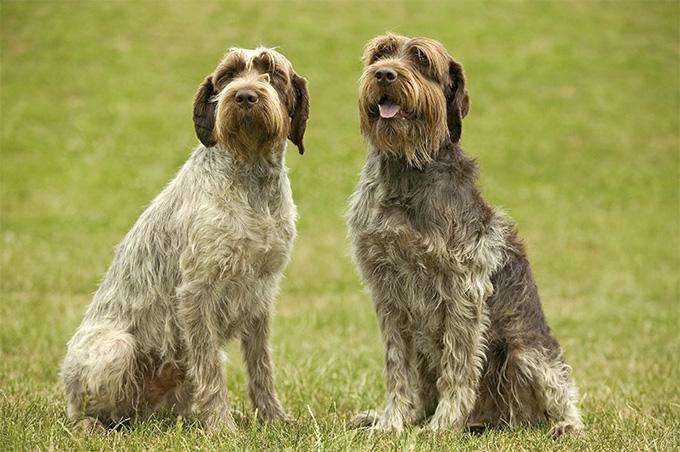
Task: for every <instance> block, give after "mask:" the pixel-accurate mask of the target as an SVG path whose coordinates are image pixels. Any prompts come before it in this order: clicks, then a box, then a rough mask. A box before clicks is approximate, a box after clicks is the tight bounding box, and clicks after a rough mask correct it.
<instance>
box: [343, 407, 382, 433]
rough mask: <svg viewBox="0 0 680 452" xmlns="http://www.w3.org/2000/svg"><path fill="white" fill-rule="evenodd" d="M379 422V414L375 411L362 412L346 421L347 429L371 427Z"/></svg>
mask: <svg viewBox="0 0 680 452" xmlns="http://www.w3.org/2000/svg"><path fill="white" fill-rule="evenodd" d="M379 421H380V414H379V413H378V412H377V411H375V410H368V411H362V412H361V413H358V414H355V415H354V416H353V417H352V419H350V420H349V421H347V424H346V427H347V428H348V429H350V430H351V429H357V428H366V427H373V426H375V425H376V424H377V423H378V422H379Z"/></svg>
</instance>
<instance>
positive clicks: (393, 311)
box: [375, 301, 417, 432]
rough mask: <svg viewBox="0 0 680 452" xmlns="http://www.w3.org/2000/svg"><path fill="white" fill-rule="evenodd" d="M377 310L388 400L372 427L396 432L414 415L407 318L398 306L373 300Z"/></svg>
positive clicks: (412, 418) (415, 412)
mask: <svg viewBox="0 0 680 452" xmlns="http://www.w3.org/2000/svg"><path fill="white" fill-rule="evenodd" d="M376 312H377V314H378V321H379V323H380V332H381V335H382V338H383V343H384V346H385V385H386V386H387V401H386V404H385V411H384V412H383V413H382V415H380V417H379V419H378V422H377V423H376V425H375V428H376V429H378V430H386V431H396V432H399V431H402V430H403V428H404V424H405V423H409V422H413V421H414V420H415V417H416V415H417V409H416V404H415V396H414V387H413V386H414V381H415V376H414V375H413V369H412V366H411V363H410V362H409V356H410V344H409V337H408V336H407V333H406V330H407V325H406V319H405V318H404V315H403V314H402V313H401V312H400V311H399V310H398V308H396V307H394V306H391V305H389V304H388V303H386V302H384V301H376Z"/></svg>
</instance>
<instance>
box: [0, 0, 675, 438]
mask: <svg viewBox="0 0 680 452" xmlns="http://www.w3.org/2000/svg"><path fill="white" fill-rule="evenodd" d="M0 18H1V23H0V30H1V31H0V34H1V52H2V53H1V72H0V77H1V78H0V80H1V86H0V88H1V92H0V100H1V108H2V119H1V124H2V130H1V132H0V133H1V136H0V139H1V141H0V148H1V150H0V152H1V161H0V175H1V177H2V179H1V192H0V198H1V199H0V203H1V204H0V206H1V213H2V217H1V221H2V223H1V226H2V231H1V233H2V248H1V254H0V257H1V260H0V262H1V265H2V273H1V294H0V295H1V297H2V300H1V301H0V449H3V450H11V449H17V448H22V449H25V448H31V449H34V448H40V449H46V448H68V449H70V448H94V449H105V448H137V449H146V448H151V447H156V448H195V447H203V448H215V447H220V448H229V449H232V448H233V449H260V448H284V447H285V448H292V449H311V448H320V447H321V448H328V449H332V450H337V449H373V448H379V449H382V448H422V449H432V450H441V449H449V450H450V449H459V448H465V449H478V448H481V449H513V450H515V449H543V448H558V449H573V448H586V449H621V450H630V449H638V448H653V449H659V450H669V449H673V448H678V447H680V444H679V441H680V440H679V439H678V435H680V413H679V412H680V395H679V389H678V383H677V382H678V381H680V370H679V369H680V368H679V366H678V364H677V359H678V356H679V353H680V341H679V339H678V320H680V319H679V309H680V308H679V303H678V302H679V299H678V295H679V293H678V270H679V267H680V265H679V264H680V262H679V256H678V254H679V251H680V247H679V245H680V244H679V242H678V236H679V232H680V224H679V217H680V213H679V207H680V204H679V201H680V200H679V196H678V192H679V185H678V184H679V169H680V167H679V165H680V162H679V141H678V140H679V130H678V129H679V125H680V119H679V117H678V115H679V111H680V110H679V108H680V96H679V83H680V82H679V65H678V51H679V50H680V44H679V39H680V38H679V28H678V24H679V20H680V7H679V3H677V2H667V3H664V2H619V3H605V2H583V3H581V2H578V3H572V2H554V3H550V2H540V3H490V2H485V3H477V2H462V3H411V2H409V3H387V2H376V3H372V2H356V3H346V2H337V3H278V2H276V3H260V2H248V1H245V2H237V3H233V2H230V3H213V2H168V3H165V2H93V1H92V2H64V3H56V2H54V3H48V2H14V1H12V2H8V1H3V2H2V3H1V4H0ZM387 30H392V31H395V32H399V33H403V34H409V35H427V36H430V37H433V38H436V39H439V40H441V41H442V42H443V43H444V44H445V45H446V46H447V47H448V49H449V50H450V51H451V53H452V54H453V55H454V56H455V57H456V58H457V59H458V60H459V61H460V62H461V63H463V65H464V67H465V69H466V73H467V75H468V79H469V91H470V97H471V101H472V108H471V113H470V115H469V116H468V117H467V119H466V121H465V123H464V132H463V146H464V148H465V149H466V150H467V151H468V152H469V153H470V154H472V155H473V156H475V157H476V158H477V159H478V161H479V163H480V165H481V168H482V175H481V185H482V186H483V189H484V192H485V195H486V196H487V198H488V199H489V200H490V201H492V202H493V203H494V204H496V205H499V206H502V207H504V208H505V209H506V210H507V211H509V213H510V214H511V215H512V216H513V217H514V218H515V219H516V220H517V222H518V226H519V229H520V232H521V234H522V236H523V237H524V238H525V240H526V242H527V245H528V250H529V253H530V257H531V259H532V262H533V266H534V271H535V274H536V277H537V279H538V283H539V286H540V288H541V293H542V296H543V300H544V307H545V310H546V312H547V315H548V317H549V320H550V323H551V325H552V327H553V329H554V331H555V334H556V336H557V337H558V338H559V339H560V341H561V342H562V344H563V346H564V348H565V349H566V352H567V357H568V360H569V361H570V363H571V364H572V366H573V367H574V372H575V376H576V379H577V381H578V384H579V386H580V388H581V392H582V407H583V412H584V416H585V421H586V424H587V426H588V433H587V435H586V436H585V437H584V438H582V439H577V440H568V441H565V442H560V443H555V442H552V441H551V440H549V439H548V438H547V435H546V429H545V428H544V429H528V430H520V431H503V432H489V433H486V434H485V435H483V436H481V437H472V436H468V435H464V434H456V433H447V434H442V435H429V434H425V433H419V432H417V431H409V432H407V433H405V434H404V435H401V436H394V435H371V434H368V433H363V432H352V431H346V430H345V429H344V427H343V424H344V421H345V419H346V418H347V417H348V416H349V415H350V414H351V413H352V412H354V411H356V410H359V409H363V408H368V407H372V406H379V405H380V404H381V403H382V398H383V391H384V387H383V383H382V378H381V372H382V356H381V355H382V346H381V343H380V340H379V335H378V331H377V326H376V322H375V318H374V314H373V310H372V305H371V302H370V300H369V297H368V296H367V295H366V294H365V293H363V292H362V291H361V286H360V283H359V280H358V278H357V276H356V274H355V271H354V269H353V266H352V264H351V261H350V259H349V257H348V252H347V248H348V247H347V244H346V239H345V226H344V220H343V213H344V210H345V206H346V200H347V197H348V196H349V194H350V193H351V192H352V190H353V187H354V184H355V182H356V179H357V174H358V171H359V169H360V168H361V165H362V162H363V160H364V157H365V146H364V144H363V143H362V141H361V138H360V135H359V132H358V118H357V111H356V92H357V79H358V76H359V73H360V70H361V67H360V63H359V57H360V55H361V49H362V46H363V44H364V43H365V42H366V41H367V40H368V39H370V38H371V37H373V36H375V35H377V34H380V33H383V32H385V31H387ZM259 44H263V45H268V46H278V48H279V50H280V51H282V52H283V53H284V54H285V55H287V56H288V58H289V59H290V60H291V61H292V62H293V63H294V65H295V67H296V69H297V71H298V72H299V73H301V74H303V75H305V76H306V77H307V78H308V80H309V86H310V92H311V99H312V104H311V107H312V110H311V119H310V122H309V124H308V129H307V130H308V132H307V136H306V147H307V150H308V152H307V153H306V154H305V155H304V156H303V157H300V156H299V155H297V153H296V152H295V151H294V147H291V148H290V149H291V151H290V152H289V154H288V164H289V166H290V178H291V181H292V185H293V191H294V195H295V200H296V203H297V205H298V207H299V211H300V221H299V224H298V229H299V238H298V241H297V244H296V248H295V253H294V257H293V260H292V263H291V265H290V266H289V268H288V270H287V278H286V280H285V283H284V285H283V290H282V294H281V297H280V300H279V302H278V314H277V317H276V320H275V324H274V329H275V333H274V341H273V345H274V351H275V358H276V363H277V366H278V388H279V392H280V394H281V396H282V398H283V400H284V401H285V405H286V406H287V408H288V409H289V410H290V411H291V413H292V414H293V415H294V417H295V418H296V421H295V422H294V423H293V424H292V425H289V426H267V427H265V426H258V425H257V424H256V423H253V422H250V421H248V422H245V423H243V424H242V425H241V429H240V430H239V432H238V433H235V434H223V435H216V436H205V435H203V434H202V433H201V431H200V430H198V429H196V428H195V427H193V426H191V425H188V426H187V425H181V424H175V423H174V422H173V421H172V420H167V419H156V420H152V421H149V422H144V423H139V424H137V425H136V426H135V428H134V429H133V430H132V431H130V432H112V433H110V434H108V435H103V436H94V437H87V436H83V435H81V434H79V433H77V432H74V431H72V429H71V426H70V425H69V424H68V423H67V422H66V419H65V406H64V400H63V396H62V393H61V389H60V387H59V383H58V375H57V372H58V367H59V364H60V361H61V359H62V357H63V354H64V352H65V344H66V341H67V340H68V339H69V337H70V336H71V335H72V333H73V331H74V330H75V328H76V326H77V325H78V323H79V322H80V320H81V317H82V314H83V312H84V309H85V307H86V305H87V303H88V302H89V299H90V296H91V294H92V293H93V291H94V290H95V288H96V285H97V282H98V280H99V278H100V277H101V275H102V274H103V273H104V271H105V270H106V268H107V266H108V264H109V262H110V260H111V257H112V248H113V246H114V245H115V244H116V243H117V242H118V241H119V240H120V239H121V238H122V237H123V235H124V234H125V232H126V231H127V230H128V229H129V228H130V226H131V225H132V223H133V222H134V221H135V219H136V218H137V216H138V215H139V214H140V213H141V212H142V210H143V209H144V207H145V205H146V204H147V203H148V202H149V201H150V200H151V199H152V198H153V197H154V196H155V195H156V194H157V193H158V192H159V191H160V190H161V188H162V187H163V185H164V184H165V183H167V181H169V180H170V179H171V178H172V177H173V174H174V173H175V171H176V170H177V169H178V167H179V166H180V165H181V164H182V163H183V162H184V161H185V159H186V158H187V156H188V155H189V152H190V151H191V149H192V148H193V147H194V146H195V145H196V143H197V139H196V138H195V135H194V133H193V125H192V122H191V105H192V97H193V94H194V92H195V90H196V88H197V86H198V84H199V82H200V81H201V80H202V77H203V76H204V75H206V74H208V73H209V72H211V71H212V69H213V68H214V66H215V64H216V63H217V61H218V60H219V58H220V57H221V56H222V54H223V53H224V52H225V51H226V49H227V48H228V47H231V46H242V47H254V46H257V45H259ZM229 350H230V351H231V356H232V360H231V363H230V364H229V367H228V369H227V375H228V384H229V388H230V391H231V394H232V400H233V403H234V405H235V406H236V407H237V408H240V409H242V410H245V411H246V413H248V414H252V410H251V408H250V406H249V404H248V402H247V397H246V393H245V387H244V373H243V369H242V367H241V364H240V356H239V353H238V350H237V349H236V348H235V347H233V346H232V347H230V348H229Z"/></svg>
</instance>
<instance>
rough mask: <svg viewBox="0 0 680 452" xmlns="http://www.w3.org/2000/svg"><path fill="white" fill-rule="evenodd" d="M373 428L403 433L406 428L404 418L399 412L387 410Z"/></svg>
mask: <svg viewBox="0 0 680 452" xmlns="http://www.w3.org/2000/svg"><path fill="white" fill-rule="evenodd" d="M371 429H372V430H377V431H381V432H394V433H401V432H402V431H403V430H404V418H403V417H402V416H401V415H400V414H399V413H395V412H390V411H385V413H383V415H382V416H380V418H379V419H378V422H376V423H375V424H374V425H373V426H372V427H371Z"/></svg>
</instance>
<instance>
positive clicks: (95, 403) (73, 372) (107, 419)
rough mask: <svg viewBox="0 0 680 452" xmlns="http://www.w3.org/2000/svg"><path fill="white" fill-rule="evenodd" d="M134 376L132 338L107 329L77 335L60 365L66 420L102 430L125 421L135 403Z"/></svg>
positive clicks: (135, 375) (138, 385)
mask: <svg viewBox="0 0 680 452" xmlns="http://www.w3.org/2000/svg"><path fill="white" fill-rule="evenodd" d="M138 375H139V374H138V369H137V359H136V356H135V341H134V338H133V337H132V335H130V334H129V333H127V332H125V331H123V330H120V329H115V328H107V327H104V328H102V327H93V328H91V329H89V330H84V331H82V332H80V333H79V334H78V335H76V337H75V338H74V340H73V341H72V342H71V344H70V345H69V351H68V354H67V356H66V359H65V360H64V364H63V366H62V378H63V381H64V387H65V389H66V399H67V407H68V408H67V409H68V416H69V418H70V419H71V420H72V421H74V422H75V421H79V420H81V419H85V420H86V421H88V422H87V423H86V424H87V425H91V424H92V423H93V419H97V420H98V421H99V422H101V423H102V424H103V425H104V426H106V427H111V426H114V425H116V424H119V423H121V422H124V421H125V420H127V419H129V418H130V417H131V416H132V415H133V414H134V411H135V407H136V404H137V402H138V401H139V395H140V384H139V378H138ZM88 418H89V419H88ZM88 430H91V429H90V428H88Z"/></svg>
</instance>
